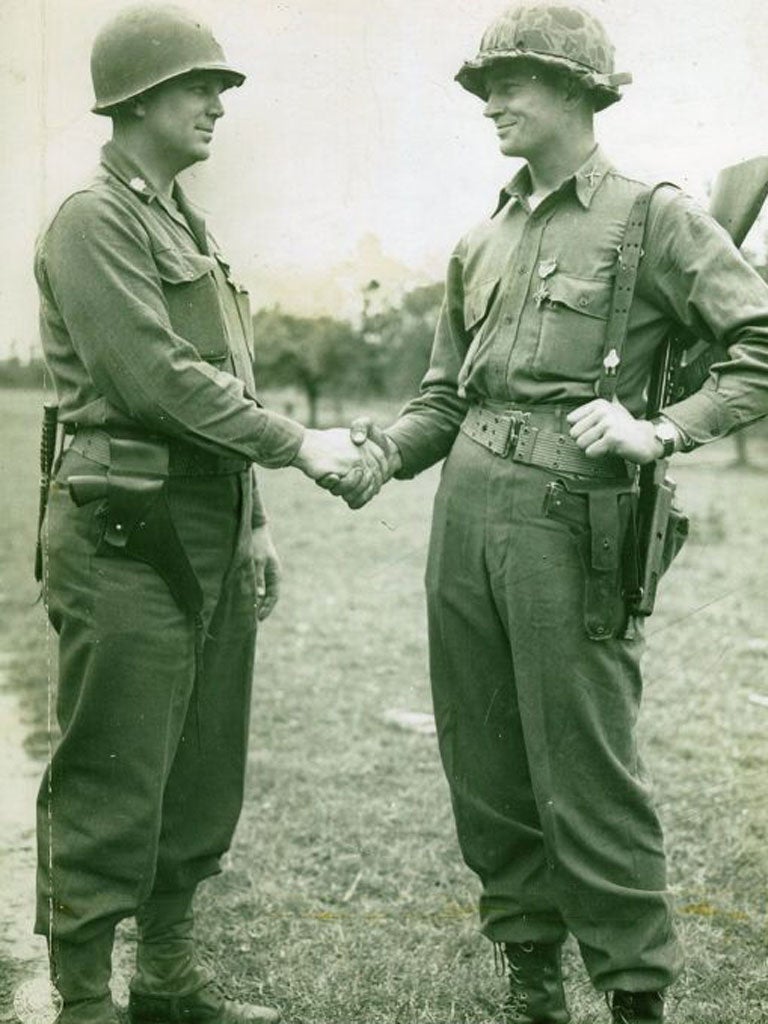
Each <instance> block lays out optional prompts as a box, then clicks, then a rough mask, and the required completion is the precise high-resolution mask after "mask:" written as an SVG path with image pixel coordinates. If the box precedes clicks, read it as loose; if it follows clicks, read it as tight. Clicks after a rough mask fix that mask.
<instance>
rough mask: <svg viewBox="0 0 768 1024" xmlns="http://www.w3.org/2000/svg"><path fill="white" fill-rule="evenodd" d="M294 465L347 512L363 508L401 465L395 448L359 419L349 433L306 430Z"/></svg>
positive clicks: (339, 428)
mask: <svg viewBox="0 0 768 1024" xmlns="http://www.w3.org/2000/svg"><path fill="white" fill-rule="evenodd" d="M293 465H294V466H296V467H297V468H298V469H300V470H301V471H302V473H305V474H306V475H307V476H308V477H310V478H311V479H312V480H314V481H315V482H316V483H317V484H318V485H319V486H320V487H322V488H324V490H326V491H330V492H331V494H336V495H338V496H339V497H341V498H343V499H344V501H346V503H347V505H349V507H350V508H362V507H363V505H367V504H368V502H369V501H370V500H371V498H373V497H375V495H377V494H378V493H379V491H380V490H381V488H382V487H383V485H384V484H385V483H386V482H387V480H389V479H391V477H392V476H393V475H394V474H395V473H396V472H397V471H398V469H399V468H400V465H401V459H400V452H399V451H398V450H397V446H396V445H394V444H393V443H392V441H391V440H390V439H389V438H388V437H387V435H386V434H385V433H384V431H383V430H381V429H380V428H379V427H377V426H376V424H375V423H372V422H371V420H369V419H368V418H367V417H365V416H362V417H360V418H359V419H356V420H354V421H353V423H352V425H351V427H350V428H349V430H347V429H346V428H345V427H333V428H331V429H330V430H307V431H305V433H304V440H303V441H302V443H301V448H299V451H298V453H297V455H296V458H295V459H294V461H293Z"/></svg>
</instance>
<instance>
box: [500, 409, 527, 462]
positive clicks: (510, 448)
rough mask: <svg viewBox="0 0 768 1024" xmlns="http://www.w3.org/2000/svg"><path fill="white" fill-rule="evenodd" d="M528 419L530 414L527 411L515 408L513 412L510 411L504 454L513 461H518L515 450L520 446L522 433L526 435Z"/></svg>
mask: <svg viewBox="0 0 768 1024" xmlns="http://www.w3.org/2000/svg"><path fill="white" fill-rule="evenodd" d="M530 420H531V414H530V413H529V412H519V411H518V410H517V409H516V410H515V411H514V412H513V413H510V417H509V435H508V437H507V444H506V446H505V449H504V455H505V456H507V455H509V456H511V458H512V461H513V462H516V461H518V459H517V458H516V456H517V450H518V448H519V447H521V442H522V441H523V437H524V435H527V433H528V429H529V424H530Z"/></svg>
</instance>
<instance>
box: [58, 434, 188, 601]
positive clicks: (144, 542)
mask: <svg viewBox="0 0 768 1024" xmlns="http://www.w3.org/2000/svg"><path fill="white" fill-rule="evenodd" d="M167 483H168V447H167V445H165V444H163V443H162V442H158V441H155V440H152V441H149V440H143V439H137V438H118V437H112V438H110V439H109V468H108V470H107V473H106V474H105V475H101V476H96V475H94V476H71V477H70V478H69V481H68V485H69V492H70V495H71V497H72V500H73V501H74V502H75V504H77V505H84V504H86V503H88V502H90V501H96V500H99V499H101V500H103V501H104V503H105V515H104V532H103V533H102V536H101V539H100V541H99V545H98V547H97V550H96V553H97V554H98V555H103V556H111V557H127V558H134V559H136V560H138V561H140V562H144V563H146V564H147V565H149V566H151V567H152V568H153V569H154V570H155V572H157V574H158V575H159V576H160V577H161V578H162V579H163V580H164V581H165V583H166V585H167V586H168V589H169V590H170V592H171V595H172V596H173V598H174V600H175V601H176V603H177V604H178V606H179V608H181V609H182V611H184V612H186V613H187V614H189V615H191V616H192V617H193V618H196V619H197V618H199V615H200V613H201V611H202V607H203V593H202V590H201V588H200V583H199V581H198V579H197V576H196V575H195V571H194V569H193V568H192V565H191V563H190V561H189V558H188V556H187V553H186V551H185V550H184V546H183V544H182V542H181V539H180V538H179V535H178V533H177V531H176V527H175V525H174V522H173V518H172V516H171V510H170V507H169V505H168V496H167Z"/></svg>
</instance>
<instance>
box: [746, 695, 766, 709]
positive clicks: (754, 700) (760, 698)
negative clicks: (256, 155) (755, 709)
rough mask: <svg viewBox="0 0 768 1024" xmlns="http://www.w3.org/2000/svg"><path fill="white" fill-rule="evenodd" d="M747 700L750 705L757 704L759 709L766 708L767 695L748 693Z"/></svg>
mask: <svg viewBox="0 0 768 1024" xmlns="http://www.w3.org/2000/svg"><path fill="white" fill-rule="evenodd" d="M747 700H748V701H749V703H750V704H757V705H759V706H760V707H761V708H768V693H750V695H749V697H747Z"/></svg>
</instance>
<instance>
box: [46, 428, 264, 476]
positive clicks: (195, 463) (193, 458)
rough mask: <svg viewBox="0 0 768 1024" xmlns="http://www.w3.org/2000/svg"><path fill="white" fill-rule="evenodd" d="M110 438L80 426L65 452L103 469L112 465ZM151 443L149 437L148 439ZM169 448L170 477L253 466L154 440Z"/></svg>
mask: <svg viewBox="0 0 768 1024" xmlns="http://www.w3.org/2000/svg"><path fill="white" fill-rule="evenodd" d="M110 437H111V435H110V434H109V433H108V432H107V431H106V430H101V429H100V428H99V427H78V428H77V430H76V431H75V433H74V435H73V437H72V440H71V442H70V443H69V445H68V446H67V448H66V450H67V451H69V450H71V451H73V452H77V453H78V455H82V456H84V457H85V458H86V459H90V460H91V462H97V463H98V464H99V465H100V466H109V465H110V464H111V460H110V454H109V442H110ZM146 439H147V440H149V438H148V437H147V438H146ZM153 440H157V441H161V442H162V443H163V444H166V445H167V446H168V475H169V476H224V475H226V474H228V473H241V472H242V471H243V470H245V469H247V468H248V466H249V465H250V463H249V462H248V461H247V460H246V459H238V458H230V457H228V456H222V455H215V454H214V453H213V452H208V451H205V449H203V448H198V447H196V446H195V445H191V444H186V443H185V442H183V441H176V440H175V439H173V438H160V437H158V438H153Z"/></svg>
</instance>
